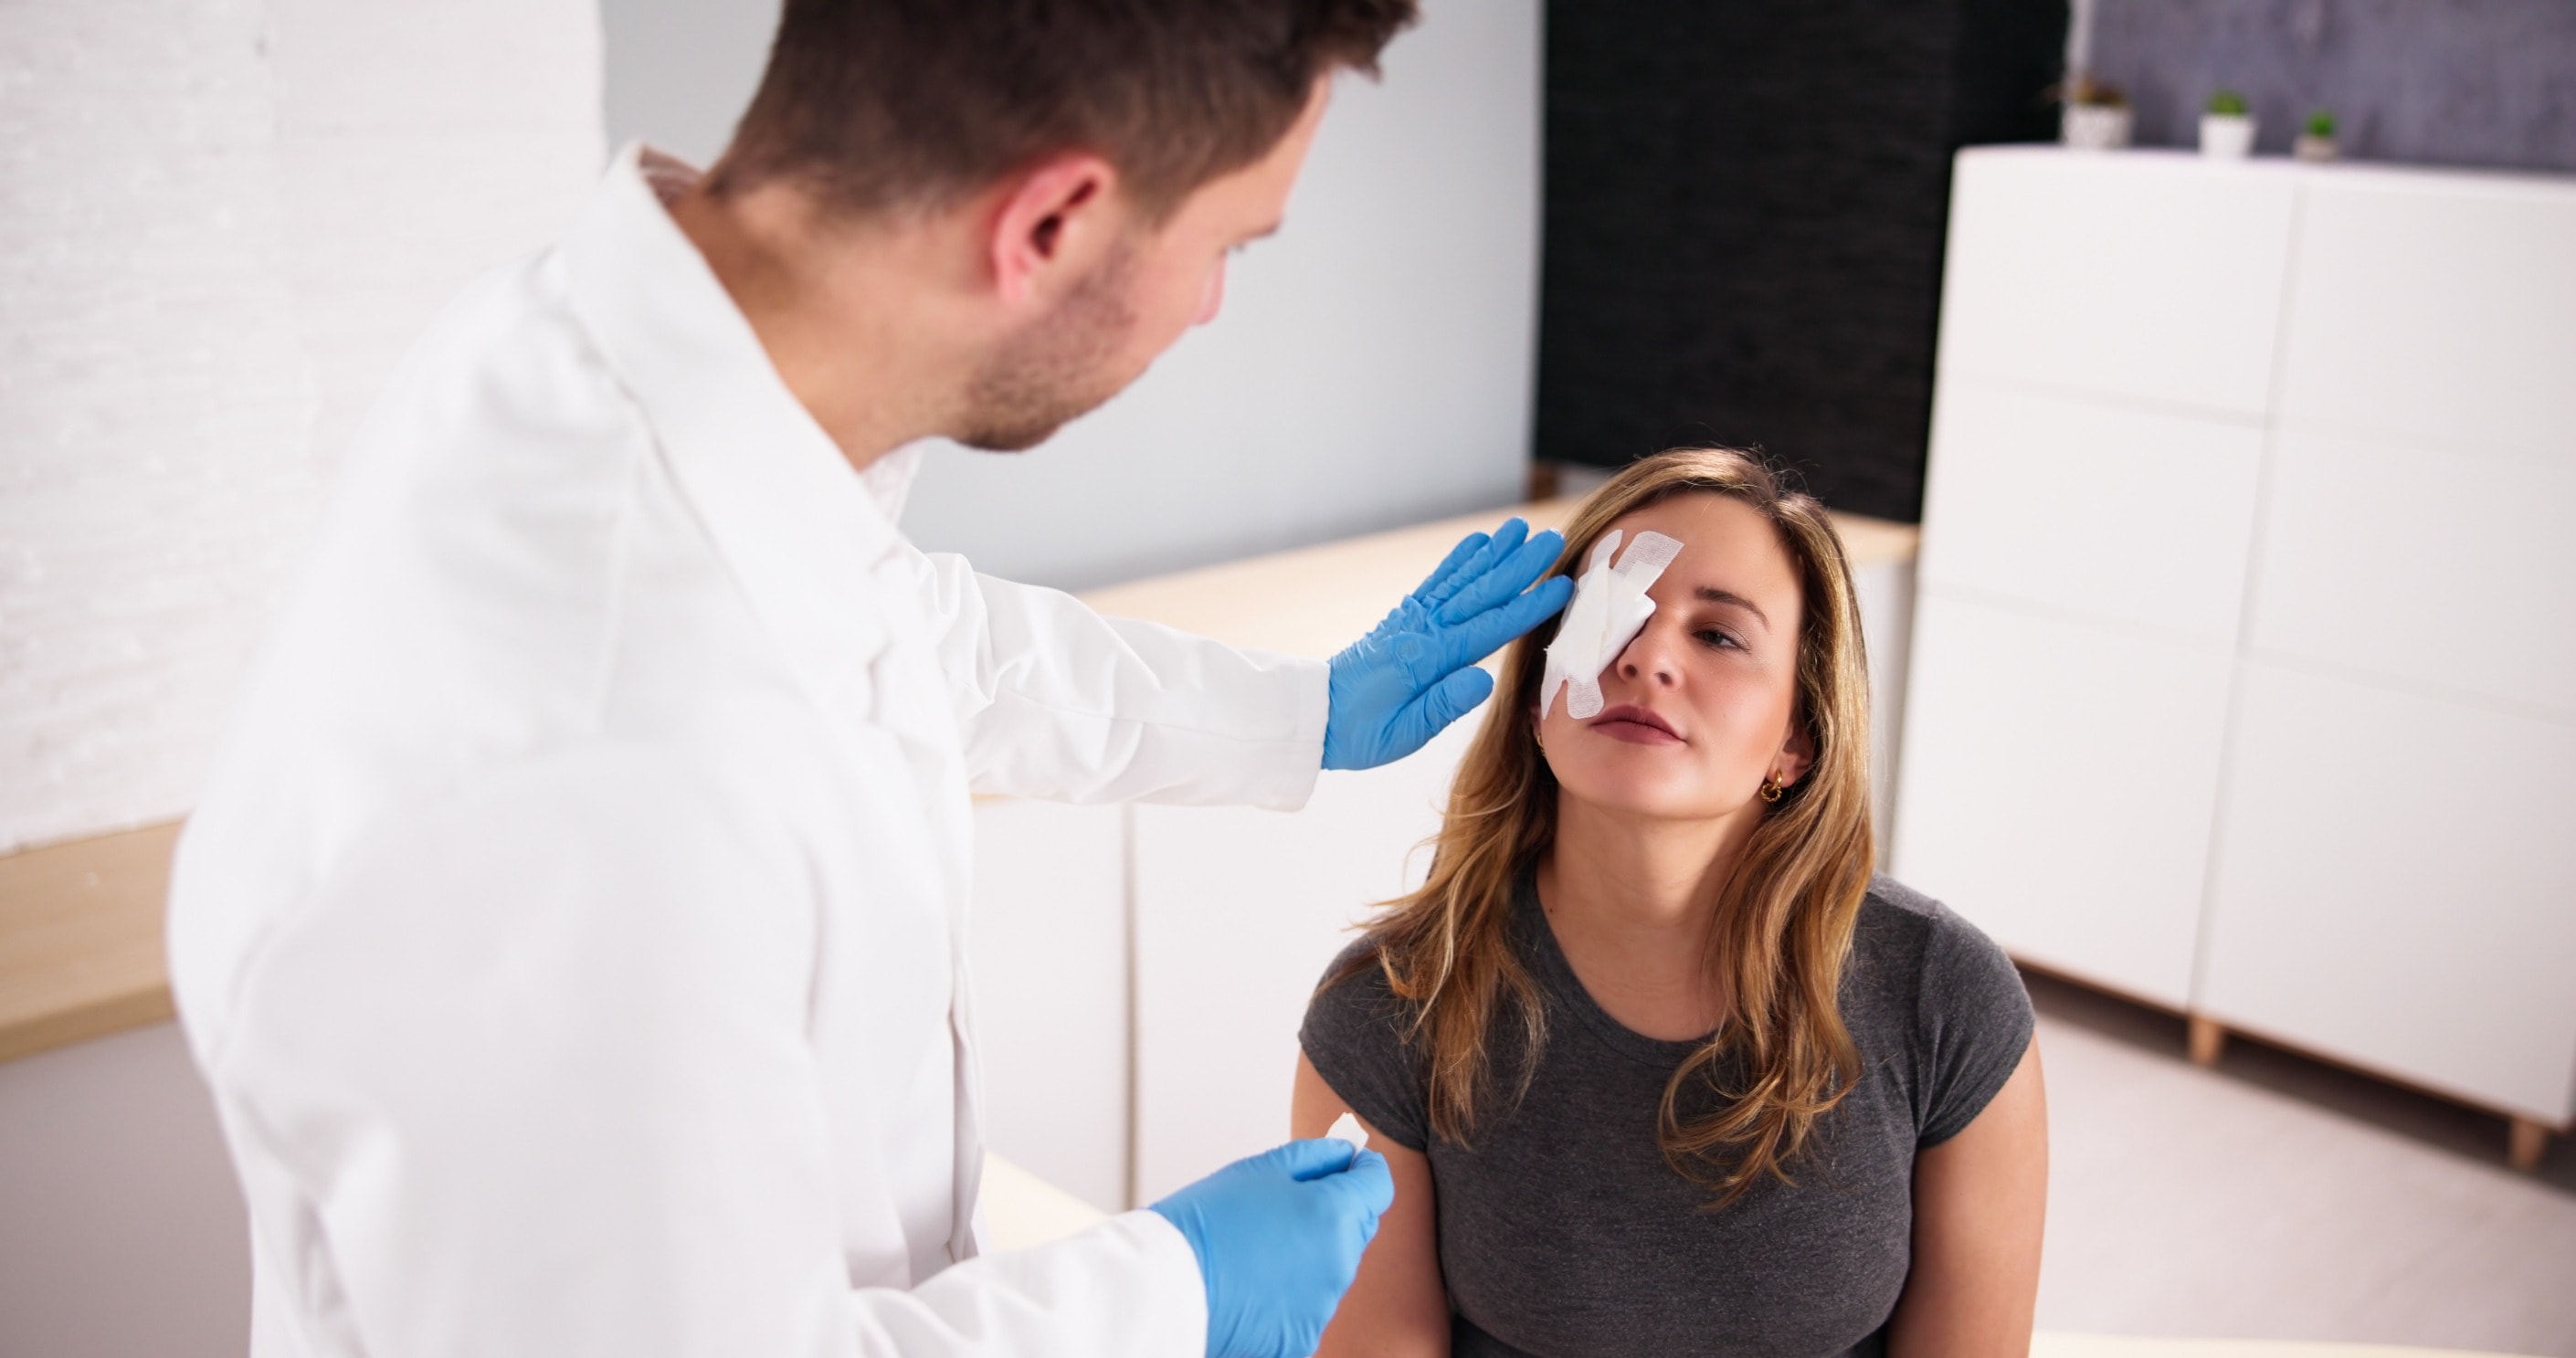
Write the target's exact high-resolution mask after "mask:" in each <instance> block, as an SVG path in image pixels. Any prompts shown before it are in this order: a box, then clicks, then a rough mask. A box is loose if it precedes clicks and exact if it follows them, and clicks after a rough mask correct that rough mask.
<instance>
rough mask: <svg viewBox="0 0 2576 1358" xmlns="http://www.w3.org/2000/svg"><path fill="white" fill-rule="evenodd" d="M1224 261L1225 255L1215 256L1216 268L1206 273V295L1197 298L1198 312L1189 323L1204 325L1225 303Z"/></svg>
mask: <svg viewBox="0 0 2576 1358" xmlns="http://www.w3.org/2000/svg"><path fill="white" fill-rule="evenodd" d="M1225 263H1226V257H1225V256H1223V255H1219V256H1217V260H1216V268H1215V270H1214V271H1212V272H1210V273H1209V274H1208V281H1207V295H1205V296H1203V297H1201V298H1199V314H1197V315H1196V316H1193V317H1191V318H1190V324H1192V325H1205V324H1207V323H1208V322H1210V321H1212V320H1215V319H1216V313H1217V311H1218V309H1219V308H1221V307H1223V306H1224V305H1225Z"/></svg>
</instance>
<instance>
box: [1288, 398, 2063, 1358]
mask: <svg viewBox="0 0 2576 1358" xmlns="http://www.w3.org/2000/svg"><path fill="white" fill-rule="evenodd" d="M1613 530H1617V531H1619V532H1621V533H1622V534H1623V535H1624V537H1625V539H1626V540H1627V541H1628V542H1629V543H1630V544H1631V550H1632V551H1644V552H1646V553H1647V554H1648V555H1649V557H1651V556H1652V554H1653V549H1654V548H1659V547H1663V546H1664V544H1660V543H1655V542H1654V540H1653V538H1652V537H1651V536H1645V541H1646V542H1647V543H1649V544H1651V546H1650V547H1646V548H1640V547H1638V546H1636V544H1637V543H1638V542H1639V539H1640V538H1641V536H1642V535H1652V534H1661V535H1663V536H1664V537H1667V538H1671V539H1675V540H1677V541H1678V543H1679V551H1678V554H1677V555H1675V556H1673V557H1672V559H1671V562H1670V564H1669V565H1668V566H1667V567H1666V568H1665V569H1664V571H1663V573H1662V575H1661V576H1660V577H1657V578H1656V579H1655V580H1654V581H1653V584H1652V587H1651V589H1650V590H1649V591H1648V593H1647V595H1646V597H1647V598H1649V599H1651V600H1652V603H1653V609H1652V612H1651V614H1650V615H1648V616H1647V617H1646V619H1645V622H1644V624H1643V627H1642V629H1641V630H1638V631H1636V633H1635V637H1634V640H1632V641H1629V642H1627V644H1626V645H1625V647H1624V649H1621V648H1620V647H1619V644H1618V643H1619V638H1620V636H1621V635H1622V633H1623V632H1624V629H1623V628H1620V627H1617V626H1615V625H1613V626H1611V627H1609V628H1607V629H1604V628H1602V627H1601V626H1600V625H1599V624H1598V623H1597V621H1595V619H1597V618H1598V617H1600V616H1602V615H1600V614H1598V613H1597V612H1596V613H1595V614H1593V615H1591V617H1586V615H1585V614H1584V609H1585V600H1584V599H1583V597H1582V595H1581V594H1578V597H1577V600H1576V603H1575V605H1574V606H1573V607H1571V608H1569V609H1568V611H1567V617H1566V620H1564V621H1562V623H1561V624H1560V625H1562V626H1563V627H1565V628H1566V629H1568V630H1569V631H1570V632H1578V633H1579V629H1581V628H1583V627H1585V626H1591V627H1592V628H1593V632H1592V635H1593V637H1594V641H1595V651H1594V653H1593V655H1592V656H1591V657H1590V658H1588V659H1586V658H1584V657H1575V663H1574V665H1573V668H1572V671H1571V677H1572V678H1574V679H1576V680H1578V681H1581V680H1587V679H1591V678H1592V676H1590V675H1586V674H1584V673H1582V669H1583V667H1584V665H1586V664H1590V665H1593V666H1599V665H1601V664H1602V663H1603V658H1605V657H1609V656H1614V655H1615V659H1613V660H1610V661H1609V662H1608V664H1607V668H1603V669H1601V670H1600V672H1599V675H1598V679H1597V683H1598V685H1599V693H1598V695H1597V697H1595V696H1593V695H1589V694H1581V695H1580V697H1581V699H1582V700H1580V701H1578V694H1579V691H1580V690H1581V689H1583V688H1584V687H1585V685H1584V684H1583V683H1581V682H1577V683H1575V684H1572V685H1569V686H1559V685H1558V684H1555V683H1553V682H1551V683H1549V684H1546V685H1544V686H1543V685H1542V682H1541V681H1542V678H1543V677H1547V678H1549V679H1551V680H1552V679H1554V678H1555V676H1554V675H1553V674H1552V673H1551V672H1550V671H1549V669H1548V668H1547V666H1546V664H1545V661H1544V660H1543V658H1542V655H1541V648H1542V647H1545V646H1547V645H1548V644H1549V642H1550V640H1551V638H1552V637H1553V636H1554V635H1555V630H1556V629H1555V628H1554V627H1551V628H1548V629H1543V630H1542V631H1541V632H1538V633H1533V634H1532V635H1531V636H1529V637H1525V638H1523V639H1522V640H1521V641H1519V642H1518V643H1515V644H1514V646H1513V647H1512V648H1511V650H1510V651H1509V652H1508V653H1507V654H1506V656H1505V659H1504V662H1503V672H1502V680H1501V683H1500V686H1499V687H1500V691H1499V692H1498V693H1497V694H1496V695H1495V700H1494V703H1493V705H1492V708H1491V709H1490V712H1489V714H1488V716H1487V718H1486V721H1485V725H1484V727H1483V729H1482V730H1481V731H1480V732H1479V734H1478V735H1477V737H1476V740H1475V743H1474V745H1473V747H1472V748H1471V749H1470V751H1469V752H1468V754H1467V757H1466V760H1465V762H1464V763H1463V764H1462V765H1461V767H1460V768H1459V771H1458V774H1457V780H1456V782H1455V784H1454V786H1453V787H1452V789H1451V792H1450V797H1449V808H1448V814H1447V818H1446V821H1445V824H1444V826H1443V828H1442V830H1441V832H1440V835H1439V837H1438V839H1437V841H1436V854H1435V858H1434V861H1433V864H1432V868H1431V872H1430V876H1429V880H1428V881H1427V882H1425V883H1424V885H1423V887H1422V889H1421V890H1419V891H1416V892H1414V893H1413V894H1412V895H1410V896H1408V897H1405V898H1403V899H1402V900H1399V901H1396V902H1393V903H1392V904H1391V905H1390V906H1389V907H1388V908H1387V909H1386V911H1385V912H1384V913H1383V915H1382V916H1380V917H1379V918H1378V919H1377V920H1376V921H1375V922H1374V923H1373V924H1372V925H1371V926H1370V927H1369V928H1368V930H1367V931H1366V933H1365V935H1364V936H1363V937H1362V938H1361V939H1360V941H1359V942H1358V943H1356V944H1355V945H1353V946H1352V947H1351V948H1350V949H1349V950H1348V951H1347V952H1345V953H1343V955H1342V956H1341V958H1340V959H1339V960H1338V961H1337V962H1336V963H1335V964H1334V966H1333V967H1332V969H1331V970H1330V971H1329V972H1327V973H1326V976H1325V979H1324V982H1323V984H1322V985H1321V986H1320V987H1319V988H1318V990H1317V991H1316V994H1315V997H1314V999H1313V1001H1312V1002H1311V1004H1310V1006H1309V1008H1308V1009H1307V1013H1306V1021H1305V1026H1304V1029H1303V1031H1302V1032H1301V1033H1300V1035H1299V1037H1300V1042H1301V1045H1302V1046H1303V1047H1304V1053H1305V1055H1304V1059H1303V1060H1301V1061H1300V1062H1299V1063H1298V1068H1297V1084H1296V1093H1295V1104H1294V1115H1293V1124H1294V1131H1295V1132H1296V1134H1297V1135H1299V1136H1318V1135H1321V1134H1323V1132H1324V1131H1325V1129H1326V1128H1327V1127H1328V1126H1329V1125H1330V1124H1332V1123H1333V1122H1334V1120H1335V1119H1336V1118H1338V1117H1339V1116H1340V1115H1341V1114H1342V1113H1343V1112H1344V1111H1346V1110H1347V1111H1350V1112H1353V1113H1356V1114H1357V1115H1358V1117H1359V1118H1360V1120H1361V1123H1362V1125H1363V1127H1364V1128H1365V1130H1366V1131H1367V1133H1368V1135H1369V1138H1370V1140H1369V1145H1370V1148H1371V1149H1374V1150H1379V1151H1383V1152H1384V1153H1385V1155H1386V1157H1387V1159H1388V1161H1389V1162H1390V1163H1391V1165H1392V1166H1393V1168H1394V1171H1395V1183H1396V1196H1395V1204H1394V1206H1393V1208H1392V1209H1391V1210H1390V1211H1389V1212H1388V1213H1387V1214H1386V1216H1385V1218H1384V1219H1383V1221H1382V1223H1381V1225H1380V1227H1379V1230H1378V1234H1377V1237H1376V1239H1375V1241H1374V1242H1373V1243H1372V1244H1371V1245H1370V1247H1369V1250H1368V1253H1367V1255H1366V1257H1365V1258H1364V1259H1363V1261H1362V1263H1361V1266H1360V1272H1359V1278H1358V1281H1357V1282H1356V1284H1355V1285H1354V1286H1353V1287H1352V1288H1351V1291H1350V1294H1349V1296H1348V1297H1347V1298H1346V1299H1345V1300H1344V1301H1343V1303H1342V1307H1341V1310H1340V1312H1339V1313H1338V1314H1337V1315H1336V1317H1335V1318H1334V1321H1333V1323H1332V1327H1331V1328H1330V1329H1329V1330H1328V1331H1326V1333H1325V1337H1324V1344H1323V1348H1322V1350H1321V1353H1322V1354H1325V1355H1366V1356H1367V1358H1389V1356H1390V1355H1407V1356H1409V1355H1438V1354H1443V1353H1450V1354H1456V1355H1458V1358H1479V1356H1480V1355H1489V1354H1502V1355H1511V1354H1530V1355H1539V1356H1540V1358H1589V1356H1590V1355H1610V1354H1619V1355H1629V1354H1641V1355H1642V1354H1651V1355H1657V1358H1688V1355H1696V1354H1745V1355H1757V1354H1758V1355H1767V1356H1773V1358H1797V1356H1799V1355H1816V1356H1819V1358H1821V1356H1822V1355H1832V1354H1843V1353H1867V1354H1877V1353H1888V1354H1894V1355H1898V1358H1914V1356H1915V1355H1934V1354H1937V1355H1953V1354H1979V1355H1995V1356H1996V1358H2002V1356H2003V1355H2013V1358H2021V1356H2022V1355H2026V1354H2027V1353H2028V1352H2029V1345H2030V1328H2031V1309H2032V1305H2033V1300H2034V1297H2035V1294H2036V1292H2037V1289H2038V1280H2039V1247H2040V1224H2041V1217H2042V1214H2043V1211H2044V1209H2045V1198H2046V1190H2047V1177H2048V1171H2047V1155H2048V1144H2047V1122H2046V1113H2045V1106H2044V1103H2043V1098H2042V1094H2041V1088H2040V1071H2039V1055H2038V1051H2037V1048H2036V1047H2035V1046H2034V1044H2033V1042H2032V1035H2031V1034H2032V1025H2031V1010H2030V1002H2029V999H2028V997H2027V996H2026V995H2025V994H2024V993H2023V990H2022V986H2021V981H2020V978H2019V976H2018V975H2017V974H2016V973H2015V972H2014V971H2013V968H2012V966H2011V964H2010V963H2009V962H2007V961H2006V960H2005V958H2004V956H2003V954H2002V953H2001V952H2000V951H1999V950H1998V949H1997V948H1996V947H1995V945H1994V944H1993V943H1992V942H1990V941H1988V940H1987V938H1986V937H1985V936H1984V935H1983V934H1980V933H1979V932H1977V930H1976V929H1975V928H1974V927H1972V926H1970V925H1969V924H1967V923H1966V922H1965V921H1963V920H1961V919H1960V918H1959V917H1958V916H1956V915H1954V914H1951V913H1950V912H1949V911H1948V910H1946V909H1944V908H1942V906H1941V905H1939V904H1938V903H1937V902H1934V901H1931V900H1927V899H1925V898H1924V897H1922V896H1919V895H1917V894H1915V893H1914V892H1912V891H1909V890H1907V889H1906V888H1905V887H1903V886H1901V885H1899V884H1898V883H1896V882H1893V881H1890V880H1889V879H1887V878H1885V877H1873V876H1872V875H1871V863H1872V860H1873V853H1874V850H1873V846H1872V843H1871V835H1870V805H1869V705H1868V687H1867V685H1868V671H1867V667H1866V665H1865V664H1864V661H1863V654H1862V643H1861V635H1860V622H1859V617H1858V613H1857V608H1856V605H1855V603H1854V597H1853V593H1852V586H1851V581H1850V578H1849V574H1848V571H1847V568H1846V566H1845V563H1844V559H1843V550H1842V544H1841V542H1840V540H1839V539H1838V538H1837V537H1836V536H1835V533H1834V530H1833V527H1832V525H1831V524H1830V522H1829V521H1828V520H1827V519H1826V517H1825V513H1824V510H1823V509H1822V507H1821V506H1819V505H1818V504H1817V503H1816V501H1814V500H1813V499H1811V498H1809V497H1807V496H1805V495H1800V494H1792V493H1786V492H1784V491H1783V490H1782V489H1781V488H1780V487H1779V485H1778V484H1777V483H1776V482H1775V481H1774V479H1773V477H1772V476H1771V475H1770V473H1769V472H1768V471H1767V470H1766V469H1765V468H1763V467H1762V466H1761V465H1760V464H1759V463H1757V462H1755V461H1754V460H1753V459H1751V458H1749V457H1747V456H1745V455H1743V454H1740V453H1736V452H1731V451H1726V450H1719V449H1684V450H1677V451H1673V452H1668V453H1664V454H1661V455H1660V456H1657V457H1653V458H1649V459H1647V460H1645V461H1642V462H1639V463H1636V464H1634V465H1632V466H1630V467H1628V468H1627V469H1626V470H1624V471H1622V472H1621V473H1619V475H1618V476H1617V477H1615V478H1614V479H1612V480H1611V481H1610V482H1609V484H1607V485H1605V486H1604V487H1602V489H1601V490H1600V491H1599V492H1598V493H1596V494H1595V495H1594V496H1593V497H1592V498H1591V500H1590V501H1588V502H1587V503H1586V504H1585V505H1584V507H1583V509H1582V511H1581V512H1580V513H1579V514H1577V515H1576V516H1575V519H1574V523H1573V526H1572V527H1571V528H1570V529H1569V531H1568V532H1567V535H1566V538H1567V540H1566V548H1565V556H1564V563H1565V565H1564V566H1561V567H1560V569H1566V568H1570V567H1571V566H1572V565H1573V564H1574V563H1581V562H1586V561H1588V560H1590V558H1591V554H1592V551H1593V548H1594V546H1595V545H1596V544H1597V543H1600V542H1602V541H1603V540H1604V539H1605V537H1606V535H1608V534H1609V533H1610V532H1612V531H1613ZM1628 561H1629V558H1625V557H1623V558H1621V559H1620V563H1621V565H1623V566H1625V565H1626V564H1627V563H1628ZM1589 576H1590V573H1589V572H1586V575H1585V577H1583V583H1581V585H1580V590H1581V591H1582V593H1590V592H1592V591H1594V590H1596V589H1604V590H1607V589H1611V588H1613V585H1612V582H1608V581H1603V580H1595V579H1591V578H1589ZM1605 597H1606V596H1605ZM1631 599H1632V603H1631V605H1630V607H1631V608H1632V609H1633V610H1634V611H1635V612H1642V611H1643V608H1642V605H1637V604H1635V603H1633V594H1632V595H1631ZM1596 602H1597V601H1596ZM1616 602H1617V601H1616V600H1615V599H1610V600H1609V602H1608V603H1607V604H1604V605H1601V606H1609V607H1611V608H1612V612H1613V614H1614V615H1615V614H1616V612H1617V609H1616V607H1615V605H1616ZM1630 616H1631V617H1633V613H1632V614H1631V615H1630ZM1605 630H1606V635H1604V632H1605ZM1573 639H1575V638H1573V637H1570V638H1569V640H1573ZM1566 649H1570V648H1560V650H1561V651H1563V650H1566ZM1559 658H1560V659H1564V658H1565V657H1564V656H1563V655H1562V654H1560V657H1559ZM1577 712H1581V713H1583V714H1584V715H1580V716H1578V715H1576V713H1577Z"/></svg>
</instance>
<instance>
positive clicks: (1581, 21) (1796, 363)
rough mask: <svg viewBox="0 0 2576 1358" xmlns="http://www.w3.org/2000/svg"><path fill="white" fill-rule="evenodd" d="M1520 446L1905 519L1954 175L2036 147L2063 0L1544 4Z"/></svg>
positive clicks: (2051, 131)
mask: <svg viewBox="0 0 2576 1358" xmlns="http://www.w3.org/2000/svg"><path fill="white" fill-rule="evenodd" d="M1547 24H1548V33H1547V132H1546V143H1547V144H1546V157H1547V178H1546V219H1545V231H1544V236H1543V244H1542V250H1543V252H1544V273H1543V279H1542V283H1541V287H1540V319H1539V376H1538V414H1537V428H1536V436H1535V440H1534V442H1535V445H1536V446H1535V451H1536V454H1537V456H1538V457H1540V458H1541V459H1545V460H1552V461H1565V462H1588V463H1594V464H1603V465H1615V464H1618V463H1621V462H1625V461H1628V460H1630V459H1632V458H1635V457H1638V456H1641V455H1643V454H1645V453H1649V452H1653V451H1655V450H1656V449H1659V448H1663V447H1667V446H1670V445H1672V444H1675V443H1681V442H1695V441H1715V442H1721V443H1729V444H1735V445H1754V446H1759V447H1760V448H1762V449H1763V450H1764V451H1765V452H1767V453H1768V454H1770V455H1771V456H1772V458H1773V459H1774V460H1776V461H1779V462H1782V463H1785V464H1788V465H1790V466H1793V467H1796V468H1798V469H1800V470H1801V471H1802V472H1803V473H1804V474H1805V476H1806V480H1807V483H1808V485H1809V486H1810V487H1811V488H1812V489H1814V490H1815V491H1816V492H1817V493H1818V494H1819V495H1821V496H1823V497H1824V498H1825V500H1826V501H1827V502H1828V503H1830V504H1832V505H1834V506H1835V507H1837V508H1841V509H1848V510H1853V511H1856V512H1859V513H1864V514H1875V515H1879V516H1882V517H1886V518H1893V519H1901V520H1906V521H1912V520H1914V519H1915V518H1917V517H1918V516H1919V514H1920V512H1921V506H1922V498H1923V454H1924V442H1925V434H1926V431H1927V426H1928V422H1929V417H1930V410H1931V396H1932V345H1933V338H1934V334H1935V329H1936V322H1937V313H1938V304H1939V297H1940V270H1941V247H1942V228H1943V225H1944V222H1945V221H1946V217H1947V213H1948V205H1949V185H1950V156H1951V153H1952V152H1953V151H1954V150H1956V149H1957V148H1958V147H1960V146H1962V145H1967V144H1970V143H1977V142H1993V141H2025V140H2028V141H2045V140H2050V139H2052V138H2053V137H2054V136H2055V134H2056V114H2055V110H2054V108H2053V107H2052V106H2051V105H2049V104H2048V102H2047V101H2046V99H2045V98H2044V97H2043V96H2044V92H2045V91H2046V89H2047V88H2048V87H2049V86H2050V85H2051V84H2052V83H2053V82H2054V81H2055V80H2056V79H2057V76H2058V69H2059V66H2060V64H2061V62H2062V59H2063V53H2064V44H2065V33H2066V8H2065V3H2064V0H1916V2H1913V3H1907V2H1905V0H1878V2H1877V3H1865V2H1862V0H1798V3H1793V4H1780V3H1754V2H1753V0H1568V2H1567V3H1559V4H1553V5H1550V6H1549V7H1548V16H1547Z"/></svg>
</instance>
